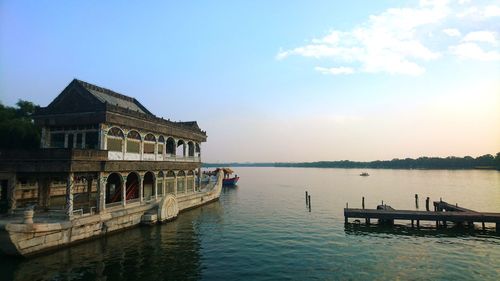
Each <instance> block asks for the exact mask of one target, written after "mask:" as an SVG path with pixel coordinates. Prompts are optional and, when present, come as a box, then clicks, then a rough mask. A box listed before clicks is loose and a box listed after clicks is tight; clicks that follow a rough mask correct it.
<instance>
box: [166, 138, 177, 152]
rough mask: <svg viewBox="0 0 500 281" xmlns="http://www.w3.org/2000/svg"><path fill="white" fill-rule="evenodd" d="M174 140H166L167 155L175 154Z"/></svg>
mask: <svg viewBox="0 0 500 281" xmlns="http://www.w3.org/2000/svg"><path fill="white" fill-rule="evenodd" d="M175 147H176V145H175V140H174V138H168V139H167V154H170V155H174V154H175Z"/></svg>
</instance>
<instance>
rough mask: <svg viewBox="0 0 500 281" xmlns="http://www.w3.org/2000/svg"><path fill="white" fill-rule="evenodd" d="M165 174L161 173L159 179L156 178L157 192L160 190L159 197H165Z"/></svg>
mask: <svg viewBox="0 0 500 281" xmlns="http://www.w3.org/2000/svg"><path fill="white" fill-rule="evenodd" d="M163 176H164V174H163V172H162V171H160V172H159V173H158V177H157V178H156V190H158V192H157V193H158V196H161V195H163Z"/></svg>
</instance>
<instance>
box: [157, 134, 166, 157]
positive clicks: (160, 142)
mask: <svg viewBox="0 0 500 281" xmlns="http://www.w3.org/2000/svg"><path fill="white" fill-rule="evenodd" d="M164 147H165V138H164V137H163V136H159V137H158V154H159V155H163V154H164V153H165V151H164Z"/></svg>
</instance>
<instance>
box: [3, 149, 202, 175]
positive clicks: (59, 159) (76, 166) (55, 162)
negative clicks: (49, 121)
mask: <svg viewBox="0 0 500 281" xmlns="http://www.w3.org/2000/svg"><path fill="white" fill-rule="evenodd" d="M121 155H125V157H122V158H121V159H118V158H117V157H116V156H117V155H116V153H115V152H113V151H107V150H98V149H64V148H48V149H37V150H3V151H0V170H1V171H18V172H42V173H43V172H65V171H82V172H83V171H101V170H108V169H113V167H116V163H123V165H127V167H131V166H130V165H133V166H143V165H154V166H155V167H156V166H158V167H162V166H166V165H172V164H173V162H175V163H179V164H180V163H186V164H188V163H193V164H194V163H200V162H201V158H200V157H193V156H176V155H167V156H165V157H161V155H157V154H152V155H145V154H142V155H141V154H136V153H121ZM113 163H115V164H113ZM120 165H121V164H120ZM108 167H109V168H108ZM120 167H121V166H120Z"/></svg>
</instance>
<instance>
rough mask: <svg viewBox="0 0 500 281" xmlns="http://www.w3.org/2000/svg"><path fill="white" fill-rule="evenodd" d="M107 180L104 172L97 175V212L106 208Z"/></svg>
mask: <svg viewBox="0 0 500 281" xmlns="http://www.w3.org/2000/svg"><path fill="white" fill-rule="evenodd" d="M106 181H107V179H106V177H104V175H103V173H99V174H98V175H97V202H96V205H97V206H96V208H97V210H96V211H97V213H100V212H102V211H104V210H105V209H106Z"/></svg>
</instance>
